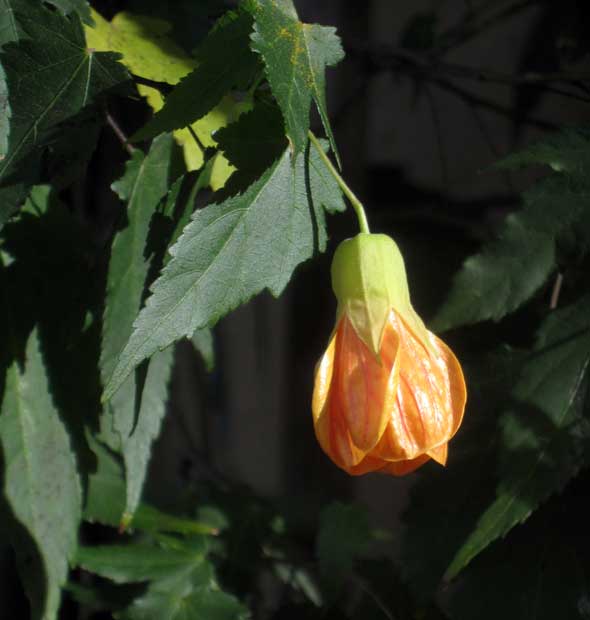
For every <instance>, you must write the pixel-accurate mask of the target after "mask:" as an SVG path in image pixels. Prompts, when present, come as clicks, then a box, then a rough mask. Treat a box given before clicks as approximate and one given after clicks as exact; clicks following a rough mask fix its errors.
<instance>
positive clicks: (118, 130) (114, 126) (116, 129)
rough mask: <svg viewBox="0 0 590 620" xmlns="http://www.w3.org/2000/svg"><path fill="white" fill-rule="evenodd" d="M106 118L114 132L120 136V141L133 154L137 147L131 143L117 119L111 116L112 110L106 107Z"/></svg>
mask: <svg viewBox="0 0 590 620" xmlns="http://www.w3.org/2000/svg"><path fill="white" fill-rule="evenodd" d="M105 118H106V121H107V124H108V125H109V127H110V128H111V129H112V130H113V133H114V134H115V135H116V136H117V138H119V142H121V144H122V145H123V146H124V147H125V149H126V150H127V152H128V153H129V155H133V153H134V152H135V148H134V147H133V146H131V144H129V140H128V139H127V136H126V135H125V132H124V131H123V130H122V129H121V127H120V126H119V124H118V123H117V121H116V120H115V119H114V118H113V117H112V116H111V114H110V112H109V111H108V110H107V109H105Z"/></svg>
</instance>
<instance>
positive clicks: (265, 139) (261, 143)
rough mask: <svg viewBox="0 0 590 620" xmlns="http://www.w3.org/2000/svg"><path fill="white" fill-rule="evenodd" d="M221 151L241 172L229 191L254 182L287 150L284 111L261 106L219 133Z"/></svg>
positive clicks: (235, 173) (218, 139)
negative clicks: (282, 113)
mask: <svg viewBox="0 0 590 620" xmlns="http://www.w3.org/2000/svg"><path fill="white" fill-rule="evenodd" d="M215 139H216V140H217V143H218V145H219V149H220V150H221V151H222V152H223V154H224V155H225V157H226V158H227V160H228V161H229V163H230V164H231V165H232V166H234V167H235V168H236V169H237V171H236V172H234V174H233V176H232V177H231V178H230V182H229V185H228V191H232V190H233V189H234V187H235V186H236V185H238V187H239V189H244V188H245V187H247V186H248V185H250V184H251V183H253V182H254V181H255V180H256V179H257V178H258V177H259V176H260V175H261V174H262V173H263V172H264V171H265V170H266V169H267V168H268V167H269V166H271V165H272V163H273V162H274V161H275V160H276V159H277V158H278V157H280V155H281V153H282V152H283V151H284V150H285V148H286V147H287V140H286V138H285V134H284V127H283V117H282V116H281V111H280V110H279V108H278V107H277V106H276V105H274V104H269V103H266V102H259V103H257V104H256V105H255V106H254V108H253V109H252V110H251V111H249V112H246V113H244V114H242V116H240V118H239V119H238V120H237V121H236V122H235V123H232V124H231V125H228V126H227V127H224V128H222V129H220V130H219V131H217V132H216V133H215Z"/></svg>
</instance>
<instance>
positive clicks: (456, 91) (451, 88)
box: [432, 78, 559, 131]
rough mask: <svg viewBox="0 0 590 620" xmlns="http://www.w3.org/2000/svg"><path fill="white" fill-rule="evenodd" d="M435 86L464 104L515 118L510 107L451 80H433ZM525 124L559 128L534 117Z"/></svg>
mask: <svg viewBox="0 0 590 620" xmlns="http://www.w3.org/2000/svg"><path fill="white" fill-rule="evenodd" d="M432 82H433V84H435V85H436V86H438V87H439V88H442V89H443V90H444V91H446V92H448V93H451V94H452V95H455V96H456V97H458V98H459V99H461V100H462V101H463V102H465V103H468V104H470V105H473V106H476V107H479V108H485V109H486V110H490V111H492V112H495V113H496V114H499V115H500V116H504V117H506V118H509V119H513V118H514V112H515V111H514V109H513V108H510V107H508V106H503V105H502V104H500V103H496V102H495V101H490V100H489V99H485V98H483V97H479V96H478V95H475V94H473V93H472V92H470V91H468V90H465V89H464V88H461V87H459V86H457V85H456V84H454V83H453V82H451V81H449V80H445V79H444V78H433V79H432ZM522 122H523V123H524V124H527V125H531V126H533V127H538V128H539V129H546V130H549V131H556V130H557V129H559V127H558V126H557V125H556V124H555V123H552V122H550V121H546V120H544V119H541V118H536V117H534V116H528V117H527V118H526V119H523V121H522Z"/></svg>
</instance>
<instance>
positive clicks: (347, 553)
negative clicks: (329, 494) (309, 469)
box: [316, 502, 371, 595]
mask: <svg viewBox="0 0 590 620" xmlns="http://www.w3.org/2000/svg"><path fill="white" fill-rule="evenodd" d="M370 542H371V529H370V527H369V520H368V516H367V513H366V512H365V511H364V510H361V509H360V508H358V507H357V506H351V505H346V504H341V503H339V502H336V503H333V504H330V506H328V507H327V508H325V509H324V510H323V511H322V514H321V518H320V529H319V532H318V538H317V543H316V553H317V556H318V560H319V564H320V572H321V574H322V577H323V579H324V581H325V583H326V585H327V587H328V588H329V590H330V591H331V592H332V594H334V595H335V594H337V592H338V591H339V590H340V588H341V587H342V585H343V584H344V580H345V579H346V577H348V576H349V575H350V573H351V572H352V567H353V563H354V560H355V558H356V557H357V556H358V555H359V554H361V553H362V552H363V551H364V550H365V548H366V547H367V545H368V544H369V543H370Z"/></svg>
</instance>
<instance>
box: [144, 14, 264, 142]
mask: <svg viewBox="0 0 590 620" xmlns="http://www.w3.org/2000/svg"><path fill="white" fill-rule="evenodd" d="M251 30H252V19H251V17H250V16H249V15H248V14H247V13H245V12H243V11H241V12H238V13H234V12H230V13H228V14H227V15H225V16H224V17H223V18H222V19H221V20H220V22H219V23H218V24H217V25H216V26H215V28H214V29H213V30H212V31H211V33H210V34H209V36H208V37H207V38H206V39H205V41H203V43H202V45H201V46H200V48H199V50H198V52H197V61H198V66H197V68H196V69H195V70H194V71H193V72H192V73H190V74H189V75H187V76H186V77H184V78H183V79H182V80H181V81H180V83H179V84H178V86H176V87H175V88H174V90H173V91H172V92H171V93H170V94H169V95H168V96H167V97H166V101H165V103H164V107H163V108H162V109H161V110H160V111H159V112H157V113H156V114H155V116H154V117H153V119H152V120H151V121H150V122H149V123H148V124H147V125H146V126H145V127H143V128H142V129H140V130H139V131H138V132H137V133H136V134H135V135H134V136H133V137H132V140H135V141H137V140H147V139H148V138H152V137H153V136H156V135H158V134H159V133H162V132H164V131H171V130H173V129H181V128H184V127H187V126H188V125H191V124H192V123H193V122H195V121H197V120H199V119H200V118H202V117H203V116H205V114H207V112H209V110H211V109H212V108H214V107H215V106H216V105H217V104H218V103H219V102H220V101H221V99H222V97H223V96H224V95H225V94H226V93H227V92H228V91H230V90H231V89H232V88H241V89H245V87H246V86H247V85H248V83H249V82H250V81H251V79H252V78H253V77H254V74H255V73H256V70H257V68H258V59H257V57H256V56H255V55H254V54H252V52H251V51H250V49H249V47H248V41H249V39H248V37H249V35H250V32H251Z"/></svg>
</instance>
